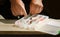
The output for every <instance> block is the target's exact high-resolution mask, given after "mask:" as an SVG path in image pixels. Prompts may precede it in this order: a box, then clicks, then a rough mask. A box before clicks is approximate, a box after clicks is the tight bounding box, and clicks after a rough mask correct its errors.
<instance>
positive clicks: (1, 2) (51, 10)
mask: <svg viewBox="0 0 60 37" xmlns="http://www.w3.org/2000/svg"><path fill="white" fill-rule="evenodd" d="M23 1H24V3H25V6H26V10H27V12H29V6H28V5H29V4H30V3H29V2H30V1H31V0H23ZM43 4H44V10H43V11H42V13H41V14H44V15H48V16H49V17H50V18H54V19H60V1H59V0H43ZM10 5H11V4H10V2H9V0H0V14H1V15H2V16H3V17H5V18H6V19H15V18H17V17H15V16H13V15H12V13H11V10H10Z"/></svg>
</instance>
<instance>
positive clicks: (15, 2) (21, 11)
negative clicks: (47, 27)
mask: <svg viewBox="0 0 60 37" xmlns="http://www.w3.org/2000/svg"><path fill="white" fill-rule="evenodd" d="M11 11H12V13H13V15H14V16H20V15H24V16H27V13H26V10H25V5H24V3H23V2H22V0H11Z"/></svg>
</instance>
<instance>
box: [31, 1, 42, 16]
mask: <svg viewBox="0 0 60 37" xmlns="http://www.w3.org/2000/svg"><path fill="white" fill-rule="evenodd" d="M42 10H43V4H42V0H32V1H31V4H30V14H32V15H34V14H38V13H41V11H42Z"/></svg>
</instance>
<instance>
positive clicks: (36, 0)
mask: <svg viewBox="0 0 60 37" xmlns="http://www.w3.org/2000/svg"><path fill="white" fill-rule="evenodd" d="M42 10H43V4H42V0H31V3H30V14H32V15H34V14H38V13H40V12H41V11H42ZM11 11H12V13H13V15H14V16H18V15H24V16H27V13H26V10H25V5H24V3H23V1H22V0H11Z"/></svg>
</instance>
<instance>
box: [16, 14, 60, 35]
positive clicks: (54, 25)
mask: <svg viewBox="0 0 60 37" xmlns="http://www.w3.org/2000/svg"><path fill="white" fill-rule="evenodd" d="M15 25H16V26H19V27H20V28H24V29H29V30H35V31H40V32H45V33H48V34H53V35H57V34H58V31H59V30H60V22H57V21H53V20H49V17H48V16H44V15H36V16H34V17H33V16H31V17H28V18H26V19H25V18H24V17H23V18H21V19H20V20H17V21H16V22H15Z"/></svg>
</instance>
